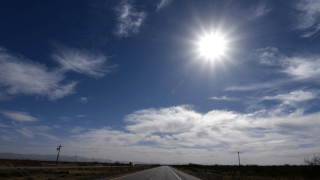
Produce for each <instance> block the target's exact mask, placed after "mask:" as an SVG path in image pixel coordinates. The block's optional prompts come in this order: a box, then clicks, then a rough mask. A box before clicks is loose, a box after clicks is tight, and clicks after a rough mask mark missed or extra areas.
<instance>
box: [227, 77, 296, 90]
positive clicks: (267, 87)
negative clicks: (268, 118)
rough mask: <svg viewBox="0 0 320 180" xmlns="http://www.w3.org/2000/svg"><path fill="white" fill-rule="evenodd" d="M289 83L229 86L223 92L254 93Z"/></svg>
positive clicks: (285, 81)
mask: <svg viewBox="0 0 320 180" xmlns="http://www.w3.org/2000/svg"><path fill="white" fill-rule="evenodd" d="M290 82H291V80H284V79H280V80H275V81H271V82H265V83H257V84H252V85H248V86H231V87H227V88H226V89H224V91H255V90H260V89H270V88H275V87H279V86H282V85H285V84H286V83H290Z"/></svg>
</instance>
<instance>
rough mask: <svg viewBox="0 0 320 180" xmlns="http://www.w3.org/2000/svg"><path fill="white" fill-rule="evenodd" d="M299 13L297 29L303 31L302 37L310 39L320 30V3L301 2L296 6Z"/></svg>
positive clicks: (316, 1)
mask: <svg viewBox="0 0 320 180" xmlns="http://www.w3.org/2000/svg"><path fill="white" fill-rule="evenodd" d="M295 9H296V10H297V11H298V13H297V17H296V25H295V27H296V29H298V30H301V31H303V35H302V37H310V36H313V35H314V34H316V33H317V32H318V31H319V30H320V1H318V0H300V1H299V2H298V3H296V4H295Z"/></svg>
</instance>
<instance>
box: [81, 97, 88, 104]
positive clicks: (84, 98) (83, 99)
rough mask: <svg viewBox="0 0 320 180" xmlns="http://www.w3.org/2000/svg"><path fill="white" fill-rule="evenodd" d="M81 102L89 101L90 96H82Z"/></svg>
mask: <svg viewBox="0 0 320 180" xmlns="http://www.w3.org/2000/svg"><path fill="white" fill-rule="evenodd" d="M80 102H84V103H86V102H88V98H87V97H82V98H80Z"/></svg>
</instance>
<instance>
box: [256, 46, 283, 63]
mask: <svg viewBox="0 0 320 180" xmlns="http://www.w3.org/2000/svg"><path fill="white" fill-rule="evenodd" d="M282 56H283V55H282V54H280V52H279V50H278V49H277V48H275V47H266V48H260V49H257V50H256V53H255V55H254V57H255V58H257V59H258V60H259V62H260V63H261V64H266V65H280V63H281V59H282V58H283V57H282Z"/></svg>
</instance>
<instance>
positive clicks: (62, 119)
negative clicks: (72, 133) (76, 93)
mask: <svg viewBox="0 0 320 180" xmlns="http://www.w3.org/2000/svg"><path fill="white" fill-rule="evenodd" d="M59 119H60V120H61V121H64V122H69V121H71V120H72V119H71V118H70V117H68V116H59Z"/></svg>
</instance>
